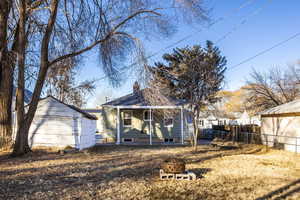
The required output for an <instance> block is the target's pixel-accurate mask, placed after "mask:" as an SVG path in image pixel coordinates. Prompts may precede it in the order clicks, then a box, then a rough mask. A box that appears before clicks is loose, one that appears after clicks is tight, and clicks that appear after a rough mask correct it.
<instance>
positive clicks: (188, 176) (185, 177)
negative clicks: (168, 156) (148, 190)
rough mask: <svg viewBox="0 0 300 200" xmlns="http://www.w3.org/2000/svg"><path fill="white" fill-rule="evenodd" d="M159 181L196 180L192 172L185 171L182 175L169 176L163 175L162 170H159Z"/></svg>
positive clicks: (167, 174)
mask: <svg viewBox="0 0 300 200" xmlns="http://www.w3.org/2000/svg"><path fill="white" fill-rule="evenodd" d="M159 175H160V179H161V180H174V179H175V180H196V179H197V177H196V174H195V173H193V172H189V171H186V172H185V173H183V174H169V173H165V172H164V171H163V170H162V169H160V170H159Z"/></svg>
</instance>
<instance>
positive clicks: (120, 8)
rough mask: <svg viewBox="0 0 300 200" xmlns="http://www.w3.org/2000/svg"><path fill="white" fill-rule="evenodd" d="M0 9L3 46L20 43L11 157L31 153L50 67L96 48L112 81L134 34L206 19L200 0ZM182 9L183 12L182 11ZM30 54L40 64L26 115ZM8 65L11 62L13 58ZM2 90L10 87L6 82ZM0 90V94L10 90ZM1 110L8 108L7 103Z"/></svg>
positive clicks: (28, 4) (42, 1)
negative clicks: (31, 136) (34, 125)
mask: <svg viewBox="0 0 300 200" xmlns="http://www.w3.org/2000/svg"><path fill="white" fill-rule="evenodd" d="M2 2H5V3H2ZM3 8H4V9H3ZM0 9H1V11H0V12H1V13H0V19H2V18H3V19H4V23H2V21H1V20H0V24H1V23H2V24H1V27H3V28H4V29H3V30H5V31H2V34H3V36H4V38H5V41H2V42H4V47H5V48H6V47H7V44H5V43H6V41H7V40H8V41H17V42H11V43H10V44H17V47H18V48H17V49H18V51H15V52H17V60H18V63H17V65H18V67H17V69H18V71H17V72H18V95H17V96H18V98H17V103H18V106H17V112H18V115H19V116H18V130H17V140H16V143H15V145H14V152H13V154H14V155H21V154H24V153H26V152H28V151H30V148H29V146H28V143H27V142H28V141H27V137H28V131H29V128H30V125H31V123H32V120H33V117H34V114H35V111H36V109H37V104H38V100H39V98H40V95H41V92H42V90H43V89H44V83H45V80H46V77H47V74H48V70H49V69H50V67H51V66H54V65H56V64H59V63H60V62H62V61H63V60H65V59H69V58H72V57H78V56H80V55H82V54H83V53H85V52H87V51H90V50H92V49H97V50H98V52H99V58H100V59H101V60H102V66H103V69H104V72H105V73H106V74H107V75H108V77H109V78H110V80H111V81H112V83H116V82H118V80H119V73H118V71H119V66H120V63H122V61H124V59H126V56H127V55H130V53H131V51H130V49H132V48H133V47H134V46H135V44H136V41H137V39H136V38H137V37H142V36H143V34H145V35H146V36H147V37H148V38H150V36H154V35H157V36H169V35H170V34H171V33H173V32H174V30H175V29H174V25H176V24H174V22H176V20H171V18H172V17H175V16H177V19H179V18H182V19H191V18H190V16H193V19H197V21H203V19H206V16H205V14H206V13H205V12H204V10H203V8H202V1H201V0H196V1H189V0H183V1H176V0H174V1H170V2H168V3H167V2H162V1H156V0H134V1H132V0H126V1H117V0H108V1H102V0H87V1H70V0H49V1H46V0H28V1H8V0H7V1H1V7H0ZM166 9H168V12H166ZM3 10H5V12H2V11H3ZM183 10H184V11H186V12H182V11H183ZM187 10H189V12H187ZM3 13H4V14H3ZM1 14H3V15H1ZM8 22H10V23H8ZM1 30H2V29H1ZM20 33H21V34H20ZM19 34H20V35H19ZM9 35H12V37H10V36H9ZM11 38H17V39H22V41H18V40H14V39H11ZM11 46H13V45H11ZM1 47H2V45H1ZM1 52H5V49H4V50H2V49H1ZM24 52H25V54H24ZM3 55H4V57H5V56H6V53H5V54H3V53H1V59H2V58H3ZM32 57H33V58H35V59H34V60H35V62H36V61H37V60H39V62H36V63H33V64H34V66H35V68H34V69H35V71H34V72H35V73H32V74H33V75H34V74H36V76H35V77H34V80H35V81H34V85H33V87H34V91H33V96H32V100H31V103H30V104H29V107H28V111H27V113H25V112H24V103H22V96H23V95H24V86H25V84H26V80H27V79H26V77H25V75H24V73H25V72H26V71H28V63H30V61H29V60H30V58H32ZM6 60H7V59H6ZM2 63H4V62H2V61H1V65H2ZM10 64H11V65H12V67H14V66H15V64H14V62H10ZM3 69H4V68H3ZM29 71H30V70H29ZM10 73H11V72H10ZM6 78H11V79H12V78H13V74H8V75H7V76H6ZM1 81H2V80H1ZM5 88H6V89H8V86H5ZM2 91H3V96H5V95H8V93H9V92H8V91H4V90H2ZM3 99H4V98H2V100H3ZM10 102H11V101H10ZM5 109H6V110H8V107H7V106H6V107H5ZM4 118H5V119H7V118H8V117H7V116H6V117H4ZM5 119H3V120H5ZM0 126H2V124H1V125H0ZM2 128H3V126H2Z"/></svg>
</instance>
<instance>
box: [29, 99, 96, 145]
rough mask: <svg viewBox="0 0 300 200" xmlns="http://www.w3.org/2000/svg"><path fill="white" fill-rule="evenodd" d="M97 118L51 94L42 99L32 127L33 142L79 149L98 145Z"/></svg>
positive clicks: (31, 136)
mask: <svg viewBox="0 0 300 200" xmlns="http://www.w3.org/2000/svg"><path fill="white" fill-rule="evenodd" d="M96 120H97V118H96V117H95V116H94V115H91V114H88V113H86V112H84V111H83V110H81V109H79V108H77V107H75V106H72V105H68V104H65V103H63V102H61V101H59V100H58V99H56V98H54V97H52V96H48V97H46V98H43V99H41V100H40V101H39V103H38V107H37V110H36V113H35V116H34V119H33V122H32V125H31V127H30V130H29V137H28V140H29V145H30V146H51V147H66V146H71V147H74V148H77V149H84V148H88V147H91V146H94V145H95V132H96Z"/></svg>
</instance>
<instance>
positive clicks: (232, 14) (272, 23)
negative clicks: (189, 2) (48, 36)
mask: <svg viewBox="0 0 300 200" xmlns="http://www.w3.org/2000/svg"><path fill="white" fill-rule="evenodd" d="M245 2H248V4H247V6H245V7H243V8H241V9H239V10H238V9H237V8H239V7H240V6H241V5H243V4H244V3H245ZM206 6H207V7H208V8H212V10H211V13H210V15H211V20H212V21H215V20H218V19H219V18H220V17H223V18H224V19H223V20H221V21H220V22H218V23H216V24H215V25H213V26H211V27H210V28H206V27H205V26H203V25H195V24H194V25H190V24H185V23H181V24H180V25H179V26H178V32H177V33H176V34H174V35H173V36H172V37H171V38H168V39H164V40H152V41H144V43H143V44H144V47H145V49H146V52H147V54H148V55H151V54H152V53H155V52H157V51H160V50H161V49H163V48H164V47H167V46H169V45H170V44H172V43H174V42H176V41H178V40H180V39H182V38H184V37H185V36H187V35H190V34H192V35H193V36H192V37H190V38H189V39H187V40H185V41H183V42H181V43H179V44H178V45H176V47H185V46H187V45H194V44H200V45H203V44H205V41H206V40H211V41H213V42H216V41H217V40H218V39H220V38H222V37H223V36H224V35H226V34H227V33H228V32H231V33H230V34H229V35H227V37H226V38H224V39H223V40H221V41H220V42H219V43H217V44H216V45H217V46H218V47H219V48H220V50H221V52H222V54H223V55H224V56H226V58H227V67H228V68H229V69H230V68H231V66H234V65H236V64H238V63H240V62H242V61H244V60H245V59H247V58H249V57H251V56H254V55H255V54H257V53H259V52H260V51H263V50H265V49H267V48H269V47H271V46H273V45H275V44H276V43H279V42H281V41H283V40H285V39H287V38H289V37H291V36H292V35H294V34H296V33H298V32H300V12H299V10H300V1H299V0H286V1H283V0H248V1H247V0H210V1H208V0H207V3H206ZM200 29H201V30H202V31H198V30H200ZM171 50H172V49H167V50H164V51H160V53H159V54H158V55H157V56H154V57H153V58H151V59H150V60H149V62H150V63H151V62H153V61H154V60H155V61H158V60H161V56H162V55H163V54H164V53H168V52H171ZM299 53H300V36H299V37H296V38H294V39H293V40H290V41H288V42H286V43H285V44H283V45H281V46H279V47H277V48H275V49H273V50H271V51H269V52H267V53H265V54H263V55H261V56H258V57H256V58H255V59H253V60H251V61H249V62H246V63H244V64H242V65H240V66H238V67H236V68H234V69H233V70H228V71H227V72H226V84H225V88H224V89H227V90H235V89H238V88H239V87H241V86H242V85H244V84H245V80H246V79H247V78H249V74H250V72H251V71H252V68H254V69H256V70H261V71H264V70H267V69H268V68H270V67H273V66H280V67H282V68H285V67H287V64H293V63H295V62H296V61H297V60H299V59H300V54H299ZM79 76H80V79H82V80H84V79H87V78H96V79H97V78H99V77H102V76H104V74H103V72H102V71H101V65H100V64H99V61H98V60H97V57H96V55H95V53H94V52H90V53H89V54H88V55H86V58H85V61H84V63H83V66H82V68H81V71H80V75H79ZM124 76H127V77H128V78H125V79H127V81H124V82H122V84H121V86H120V87H118V88H113V87H112V86H110V85H109V83H108V81H107V80H106V79H104V80H102V81H98V82H97V84H96V86H97V89H96V91H95V94H93V95H90V97H89V99H88V104H87V107H94V106H96V105H97V104H101V103H103V100H104V97H105V96H111V97H112V98H116V97H119V96H122V95H125V94H127V93H130V92H131V90H132V84H133V82H134V81H135V79H134V77H133V76H130V72H128V73H127V74H126V75H124Z"/></svg>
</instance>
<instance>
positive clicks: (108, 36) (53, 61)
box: [49, 9, 160, 66]
mask: <svg viewBox="0 0 300 200" xmlns="http://www.w3.org/2000/svg"><path fill="white" fill-rule="evenodd" d="M155 10H157V9H154V10H140V11H137V12H135V13H134V14H132V15H130V16H128V17H127V18H126V19H124V20H123V21H122V22H120V23H119V24H117V25H116V26H115V27H114V28H112V30H111V31H110V32H109V33H108V34H107V35H106V36H105V37H104V38H103V39H101V40H97V41H95V42H94V43H92V44H91V45H89V46H87V47H85V48H83V49H81V50H79V51H76V52H73V53H69V54H66V55H63V56H60V57H58V58H56V59H54V60H52V61H51V62H50V63H49V66H51V65H54V64H55V63H58V62H60V61H62V60H64V59H66V58H70V57H74V56H78V55H80V54H82V53H84V52H87V51H89V50H91V49H92V48H94V47H95V46H97V45H98V44H100V43H102V42H105V41H106V40H108V39H109V38H110V37H112V36H113V35H116V34H123V35H124V33H123V32H116V31H117V30H118V29H119V28H120V27H121V26H123V25H124V24H125V23H126V22H128V21H129V20H131V19H133V18H134V17H136V16H138V15H140V14H144V13H152V14H155V15H160V14H159V13H157V12H155Z"/></svg>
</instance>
